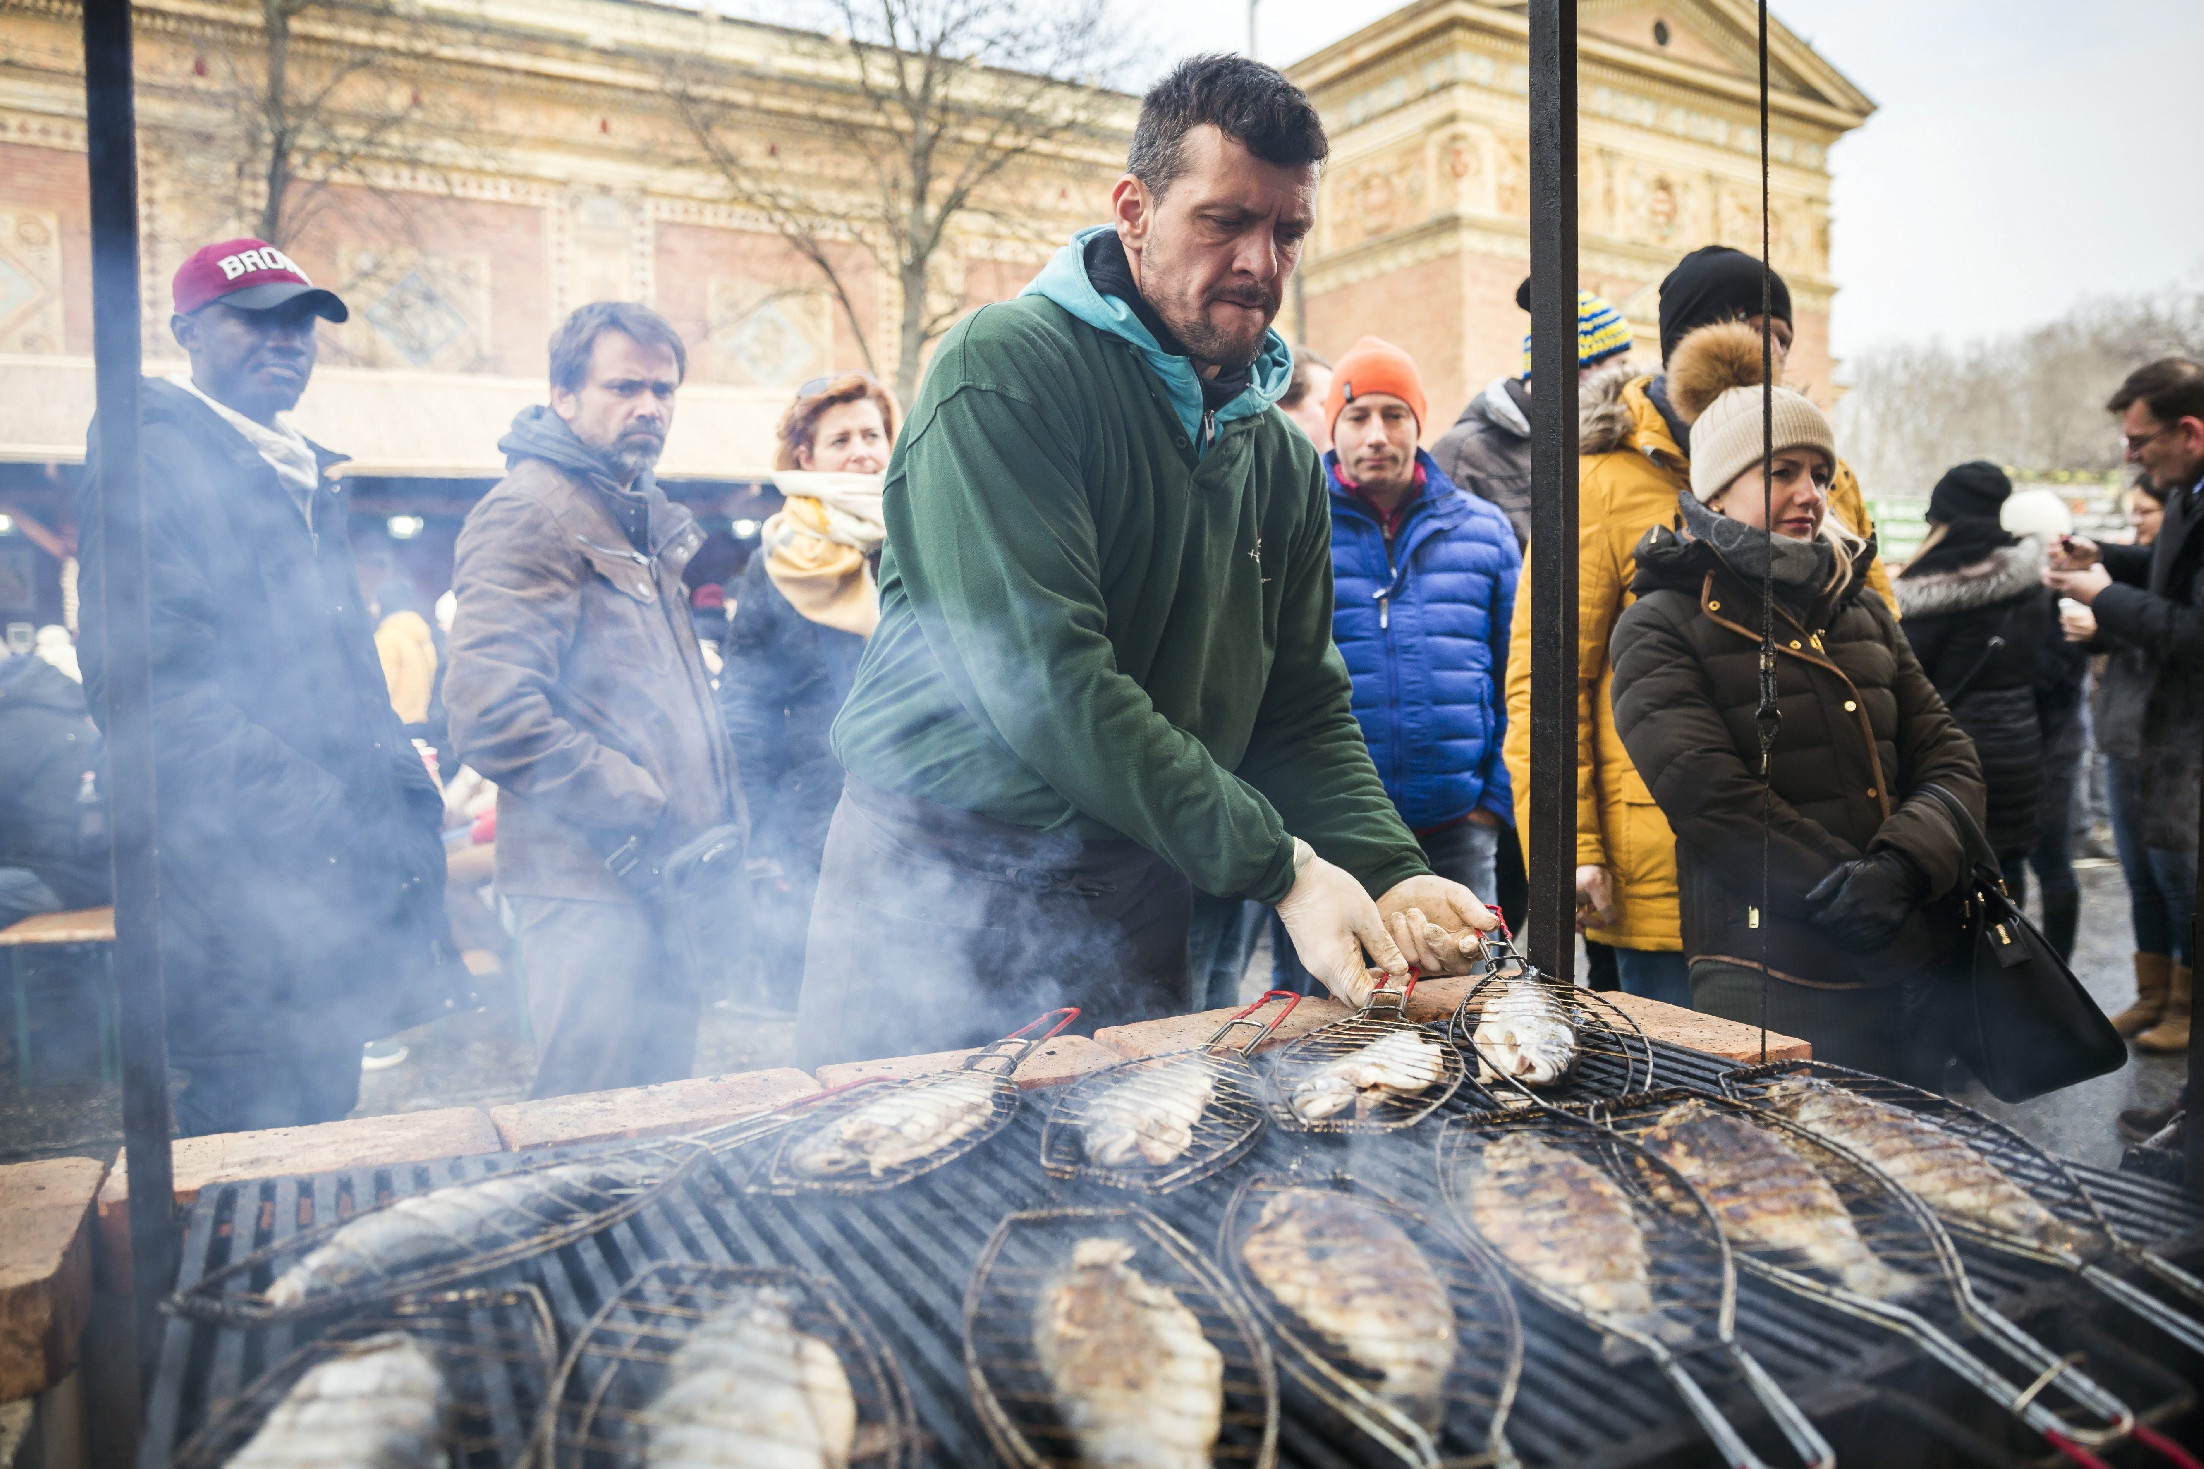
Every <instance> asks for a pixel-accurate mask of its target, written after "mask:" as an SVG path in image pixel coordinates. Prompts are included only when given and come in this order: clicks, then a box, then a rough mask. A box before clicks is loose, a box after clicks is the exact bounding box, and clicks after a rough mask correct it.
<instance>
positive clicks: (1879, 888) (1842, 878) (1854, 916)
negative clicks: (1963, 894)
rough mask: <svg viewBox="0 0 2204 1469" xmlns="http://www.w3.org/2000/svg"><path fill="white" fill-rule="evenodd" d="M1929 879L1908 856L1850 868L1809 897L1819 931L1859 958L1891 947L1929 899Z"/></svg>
mask: <svg viewBox="0 0 2204 1469" xmlns="http://www.w3.org/2000/svg"><path fill="white" fill-rule="evenodd" d="M1927 893H1928V879H1927V878H1925V877H1923V876H1922V875H1921V870H1920V869H1919V868H1918V867H1915V866H1914V865H1913V860H1912V859H1911V858H1909V857H1907V856H1906V855H1905V853H1903V852H1899V851H1894V850H1885V851H1881V852H1876V853H1873V854H1872V855H1870V856H1866V857H1862V858H1860V859H1859V860H1858V861H1856V862H1846V863H1844V864H1843V865H1841V866H1839V867H1838V868H1837V869H1836V870H1835V871H1833V872H1831V873H1830V874H1829V875H1828V876H1827V877H1825V878H1823V879H1822V880H1821V881H1820V882H1818V883H1816V884H1814V889H1813V891H1812V892H1810V893H1808V894H1807V895H1806V906H1807V907H1808V908H1810V909H1812V910H1813V913H1812V917H1813V922H1814V926H1815V927H1816V928H1818V929H1820V930H1821V931H1822V932H1823V933H1826V934H1828V935H1829V937H1831V938H1832V939H1835V940H1836V941H1837V943H1838V944H1839V945H1841V946H1842V947H1844V948H1845V949H1847V950H1849V951H1851V952H1852V953H1855V954H1873V953H1876V952H1878V951H1880V950H1882V949H1886V948H1888V947H1889V946H1890V944H1891V941H1892V940H1894V939H1896V938H1897V937H1898V930H1900V929H1901V928H1904V927H1905V923H1906V920H1907V919H1908V918H1911V917H1912V916H1913V911H1914V910H1915V909H1916V908H1918V907H1920V906H1921V899H1922V898H1923V897H1925V896H1927Z"/></svg>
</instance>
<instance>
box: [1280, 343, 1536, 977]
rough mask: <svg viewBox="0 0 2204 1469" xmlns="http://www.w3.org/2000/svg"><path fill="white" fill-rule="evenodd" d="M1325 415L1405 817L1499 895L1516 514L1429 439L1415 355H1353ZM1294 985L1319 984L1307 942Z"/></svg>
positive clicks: (1336, 606)
mask: <svg viewBox="0 0 2204 1469" xmlns="http://www.w3.org/2000/svg"><path fill="white" fill-rule="evenodd" d="M1324 411H1325V414H1326V417H1327V419H1328V421H1329V422H1330V424H1331V436H1332V449H1331V452H1329V453H1327V454H1326V455H1325V456H1324V478H1325V488H1326V490H1327V491H1328V492H1329V496H1330V501H1331V511H1332V527H1331V528H1332V586H1333V598H1332V641H1333V642H1334V643H1335V644H1336V645H1337V646H1338V648H1339V651H1340V654H1341V656H1342V657H1344V658H1345V659H1346V662H1347V671H1348V674H1349V676H1350V677H1351V678H1352V680H1353V683H1354V712H1355V718H1356V720H1357V721H1358V722H1359V723H1360V724H1361V726H1362V733H1363V738H1364V739H1365V740H1366V741H1367V742H1368V744H1369V746H1370V754H1371V757H1372V758H1373V759H1374V760H1375V762H1376V764H1377V769H1378V777H1379V779H1380V780H1382V781H1383V782H1384V784H1385V794H1386V795H1387V796H1388V797H1390V798H1391V799H1392V802H1393V808H1394V810H1396V811H1398V812H1399V813H1400V817H1401V820H1402V821H1403V822H1404V823H1405V824H1406V825H1407V826H1408V829H1409V830H1410V831H1411V832H1412V833H1413V834H1414V835H1415V838H1416V842H1417V845H1418V846H1420V847H1421V848H1422V849H1423V853H1424V857H1425V859H1426V860H1427V861H1428V862H1429V863H1430V864H1431V870H1432V871H1433V872H1435V873H1437V874H1438V875H1439V876H1441V877H1444V878H1449V879H1451V880H1453V881H1455V882H1458V883H1461V884H1462V885H1463V886H1464V887H1467V888H1468V889H1469V890H1470V891H1471V892H1473V893H1476V894H1477V895H1478V896H1480V897H1483V898H1489V897H1490V895H1491V893H1492V889H1493V859H1494V856H1495V854H1496V852H1497V850H1498V846H1499V835H1500V829H1501V827H1502V825H1503V824H1504V823H1506V822H1508V821H1509V820H1510V819H1511V818H1512V816H1513V814H1514V803H1513V801H1512V799H1511V797H1510V794H1509V786H1508V771H1507V765H1506V764H1505V762H1504V761H1503V760H1502V759H1501V754H1500V746H1501V720H1502V717H1503V716H1502V713H1501V711H1502V709H1503V707H1504V702H1505V701H1504V700H1503V699H1502V698H1501V695H1500V691H1501V689H1502V688H1503V687H1504V684H1505V674H1506V667H1507V650H1508V624H1509V619H1510V616H1511V614H1512V611H1513V607H1514V601H1515V581H1516V576H1517V574H1518V572H1519V571H1520V570H1521V568H1522V564H1523V563H1522V553H1521V552H1520V551H1519V550H1518V549H1517V547H1516V543H1515V532H1514V530H1513V529H1512V528H1511V527H1510V526H1509V524H1508V519H1507V516H1506V515H1504V514H1503V513H1501V511H1500V509H1499V508H1498V507H1497V506H1495V505H1493V504H1491V503H1490V502H1489V501H1486V500H1481V499H1478V498H1477V497H1476V496H1474V495H1468V494H1464V493H1463V492H1462V491H1460V490H1458V489H1456V488H1455V487H1454V486H1453V484H1452V483H1450V482H1449V481H1448V480H1447V477H1446V474H1445V472H1444V471H1442V470H1441V469H1440V468H1439V465H1438V462H1437V461H1436V460H1434V459H1433V458H1432V457H1431V456H1430V455H1429V454H1426V453H1424V452H1423V451H1422V450H1421V449H1419V448H1417V447H1416V440H1417V436H1418V435H1419V434H1421V433H1422V431H1423V425H1424V421H1425V419H1426V417H1427V415H1428V405H1427V404H1426V402H1425V399H1424V391H1423V377H1422V375H1421V374H1420V373H1418V372H1417V371H1416V363H1415V360H1414V359H1413V358H1411V357H1410V356H1409V355H1408V354H1407V353H1406V352H1403V351H1402V350H1401V349H1400V348H1398V347H1396V346H1394V345H1393V344H1392V343H1391V342H1386V341H1380V340H1379V339H1378V338H1376V337H1364V338H1363V339H1362V340H1361V341H1359V342H1357V343H1355V345H1354V348H1353V350H1351V351H1350V352H1348V353H1347V355H1346V356H1345V357H1342V358H1341V359H1340V360H1339V365H1338V367H1337V368H1336V369H1335V370H1334V372H1333V374H1332V384H1331V391H1330V393H1329V394H1328V395H1327V396H1326V399H1325V404H1324ZM1272 952H1273V953H1275V954H1278V955H1280V956H1281V959H1282V960H1283V961H1284V962H1283V963H1282V964H1281V965H1280V968H1281V970H1282V971H1283V973H1282V976H1281V978H1282V979H1283V981H1284V982H1286V983H1287V984H1289V985H1291V986H1292V987H1296V988H1303V989H1306V988H1307V984H1306V982H1305V981H1303V980H1301V977H1300V975H1298V974H1297V973H1295V972H1294V969H1293V968H1292V967H1291V960H1292V953H1293V951H1292V947H1291V946H1290V945H1287V944H1282V943H1274V944H1273V945H1272Z"/></svg>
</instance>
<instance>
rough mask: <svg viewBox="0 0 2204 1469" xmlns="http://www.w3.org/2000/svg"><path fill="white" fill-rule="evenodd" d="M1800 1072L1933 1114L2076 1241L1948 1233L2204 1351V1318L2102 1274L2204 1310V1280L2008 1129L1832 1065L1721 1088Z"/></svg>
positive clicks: (1737, 1092) (1957, 1227) (1750, 1088)
mask: <svg viewBox="0 0 2204 1469" xmlns="http://www.w3.org/2000/svg"><path fill="white" fill-rule="evenodd" d="M1795 1076H1815V1077H1819V1078H1821V1079H1822V1080H1824V1081H1828V1082H1832V1083H1834V1084H1836V1085H1838V1086H1842V1087H1843V1088H1845V1089H1846V1090H1847V1091H1851V1092H1856V1093H1858V1094H1859V1095H1861V1096H1864V1097H1868V1098H1870V1099H1872V1100H1875V1101H1879V1102H1887V1103H1890V1104H1891V1105H1893V1106H1898V1107H1903V1108H1905V1109H1906V1110H1907V1111H1909V1112H1912V1113H1915V1114H1917V1115H1919V1116H1921V1117H1925V1118H1927V1119H1928V1120H1929V1121H1931V1122H1933V1123H1935V1124H1936V1126H1937V1127H1939V1128H1941V1129H1942V1130H1943V1131H1945V1132H1947V1133H1949V1134H1951V1135H1952V1136H1953V1137H1956V1138H1958V1139H1959V1140H1960V1141H1961V1142H1964V1143H1966V1144H1967V1145H1968V1146H1969V1147H1971V1148H1973V1149H1974V1150H1975V1151H1976V1152H1977V1153H1979V1154H1981V1155H1982V1156H1983V1157H1984V1158H1985V1159H1987V1160H1988V1161H1989V1163H1990V1164H1991V1165H1992V1166H1993V1167H1995V1168H1997V1169H1998V1171H1999V1172H2001V1173H2003V1174H2004V1175H2005V1176H2006V1177H2007V1178H2009V1179H2011V1180H2012V1181H2013V1182H2014V1183H2016V1184H2018V1185H2019V1186H2020V1187H2021V1188H2022V1189H2023V1190H2025V1191H2026V1192H2027V1193H2028V1194H2029V1196H2030V1197H2032V1198H2034V1199H2035V1201H2036V1202H2037V1203H2039V1204H2041V1205H2043V1206H2044V1207H2045V1208H2046V1209H2049V1210H2050V1211H2051V1213H2052V1214H2053V1215H2055V1216H2056V1217H2057V1218H2058V1219H2059V1220H2060V1221H2061V1222H2062V1223H2064V1224H2065V1225H2066V1226H2067V1228H2068V1229H2069V1230H2071V1231H2072V1232H2073V1234H2074V1236H2075V1243H2074V1245H2073V1246H2072V1247H2062V1246H2060V1245H2057V1244H2055V1243H2052V1242H2047V1241H2044V1240H2039V1239H2036V1238H2033V1237H2031V1236H2029V1235H2026V1234H2020V1233H2015V1232H2012V1231H2008V1230H2002V1229H1997V1228H1995V1227H1993V1226H1991V1225H1990V1224H1989V1223H1988V1222H1986V1221H1984V1220H1982V1219H1979V1218H1974V1217H1971V1216H1968V1215H1963V1214H1958V1213H1941V1214H1940V1217H1941V1218H1942V1219H1943V1222H1944V1225H1945V1227H1946V1228H1948V1229H1951V1230H1953V1231H1955V1232H1957V1233H1958V1234H1960V1235H1962V1236H1964V1237H1965V1238H1967V1239H1969V1240H1972V1241H1974V1242H1975V1243H1977V1244H1979V1245H1981V1246H1983V1247H1984V1248H1986V1249H1991V1250H1995V1251H1998V1252H1999V1253H2001V1254H2006V1255H2011V1256H2014V1257H2016V1258H2019V1259H2023V1260H2033V1261H2037V1262H2039V1263H2041V1264H2045V1265H2049V1266H2053V1267H2055V1268H2057V1269H2060V1270H2065V1271H2068V1272H2071V1273H2072V1274H2073V1275H2075V1276H2077V1277H2079V1278H2080V1279H2081V1280H2083V1281H2085V1282H2086V1283H2087V1284H2088V1285H2089V1286H2090V1287H2091V1288H2092V1289H2094V1290H2096V1291H2097V1292H2098V1293H2100V1294H2102V1295H2103V1296H2105V1297H2106V1298H2107V1299H2109V1300H2111V1301H2113V1302H2115V1303H2117V1304H2118V1305H2120V1306H2121V1307H2123V1308H2124V1309H2126V1310H2128V1311H2130V1312H2132V1313H2134V1314H2135V1315H2137V1316H2139V1317H2141V1318H2142V1319H2143V1320H2145V1321H2147V1322H2149V1323H2150V1324H2151V1325H2153V1326H2155V1327H2157V1328H2158V1329H2159V1330H2160V1331H2163V1332H2165V1333H2166V1335H2168V1336H2170V1337H2172V1338H2173V1339H2174V1340H2175V1341H2178V1342H2180V1343H2181V1344H2182V1345H2183V1346H2185V1347H2187V1348H2189V1349H2190V1350H2191V1351H2195V1352H2204V1321H2200V1320H2198V1319H2197V1318H2196V1317H2195V1316H2192V1315H2189V1314H2188V1313H2186V1312H2183V1311H2180V1310H2178V1309H2176V1308H2175V1307H2173V1306H2171V1305H2169V1304H2167V1303H2166V1302H2164V1301H2161V1300H2159V1299H2158V1298H2157V1297H2155V1296H2152V1295H2149V1294H2146V1293H2145V1292H2143V1291H2141V1290H2138V1289H2137V1288H2136V1287H2135V1286H2134V1285H2132V1284H2130V1283H2129V1282H2128V1281H2126V1280H2123V1279H2121V1278H2120V1277H2119V1276H2117V1275H2115V1274H2113V1273H2112V1272H2111V1271H2109V1270H2107V1269H2105V1268H2104V1266H2103V1263H2102V1262H2103V1261H2106V1260H2111V1259H2118V1260H2124V1261H2126V1262H2127V1263H2128V1264H2130V1265H2132V1266H2134V1267H2136V1268H2137V1269H2140V1270H2141V1271H2143V1272H2144V1273H2145V1274H2147V1275H2149V1276H2151V1277H2153V1278H2154V1279H2156V1280H2157V1281H2158V1282H2159V1283H2160V1284H2162V1285H2164V1286H2165V1287H2166V1288H2167V1289H2169V1290H2170V1291H2172V1292H2173V1293H2174V1294H2176V1295H2178V1296H2180V1297H2181V1298H2182V1299H2184V1300H2186V1301H2188V1302H2189V1303H2190V1304H2191V1305H2194V1306H2197V1307H2204V1280H2199V1279H2197V1277H2196V1276H2194V1275H2192V1274H2190V1273H2189V1272H2188V1271H2186V1270H2183V1269H2182V1268H2181V1267H2180V1266H2178V1265H2176V1264H2174V1263H2173V1262H2172V1261H2170V1260H2168V1259H2166V1258H2164V1257H2163V1256H2161V1255H2158V1254H2155V1253H2153V1252H2152V1251H2150V1250H2147V1249H2144V1248H2143V1247H2142V1246H2141V1245H2139V1244H2136V1243H2135V1242H2134V1241H2133V1240H2130V1239H2127V1238H2126V1237H2124V1236H2123V1235H2122V1234H2121V1233H2120V1232H2119V1231H2118V1230H2115V1229H2114V1228H2113V1227H2112V1224H2111V1222H2110V1221H2109V1220H2107V1219H2106V1218H2105V1215H2104V1211H2103V1209H2101V1208H2100V1207H2099V1206H2098V1204H2097V1201H2096V1199H2095V1198H2093V1197H2092V1196H2091V1195H2090V1193H2089V1191H2088V1190H2087V1189H2084V1188H2083V1187H2082V1186H2081V1184H2080V1182H2079V1181H2078V1180H2077V1179H2076V1178H2075V1177H2074V1175H2073V1174H2072V1173H2071V1172H2070V1171H2069V1170H2068V1169H2067V1167H2066V1165H2065V1164H2063V1163H2061V1162H2059V1160H2058V1159H2056V1158H2054V1157H2052V1156H2051V1155H2050V1154H2049V1153H2046V1152H2044V1151H2043V1150H2042V1149H2041V1148H2039V1147H2037V1146H2036V1145H2035V1144H2034V1143H2031V1142H2029V1141H2028V1140H2027V1139H2026V1138H2024V1137H2022V1136H2021V1135H2020V1134H2019V1133H2017V1132H2014V1131H2013V1130H2012V1129H2011V1128H2009V1127H2007V1126H2005V1125H2004V1124H2003V1123H2000V1122H1996V1121H1993V1120H1991V1119H1990V1118H1988V1117H1985V1116H1983V1115H1982V1114H1981V1113H1980V1112H1977V1111H1975V1110H1974V1109H1973V1108H1972V1107H1968V1106H1965V1105H1963V1104H1961V1103H1959V1102H1955V1101H1953V1100H1951V1099H1950V1098H1949V1097H1943V1096H1938V1095H1937V1094H1936V1093H1934V1092H1929V1091H1923V1090H1921V1089H1920V1088H1918V1087H1912V1086H1907V1085H1906V1084H1905V1083H1903V1082H1898V1081H1891V1080H1889V1079H1888V1078H1886V1077H1880V1076H1873V1075H1870V1074H1868V1073H1867V1072H1864V1071H1851V1070H1848V1069H1846V1068H1845V1067H1842V1066H1833V1065H1830V1064H1828V1063H1826V1062H1819V1061H1788V1062H1778V1063H1776V1064H1773V1065H1769V1066H1756V1067H1752V1068H1749V1069H1744V1070H1738V1071H1733V1072H1730V1073H1728V1074H1726V1075H1724V1077H1723V1078H1722V1085H1723V1087H1724V1089H1725V1090H1727V1091H1729V1092H1730V1093H1731V1095H1733V1096H1740V1097H1743V1098H1745V1099H1746V1100H1748V1101H1757V1100H1759V1099H1760V1098H1762V1097H1764V1096H1765V1095H1766V1093H1767V1089H1768V1088H1769V1087H1770V1086H1773V1085H1774V1084H1775V1083H1776V1082H1778V1081H1781V1080H1783V1079H1784V1078H1785V1077H1795ZM1929 1207H1930V1208H1931V1209H1934V1208H1935V1205H1934V1204H1933V1203H1932V1204H1930V1205H1929Z"/></svg>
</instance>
